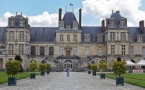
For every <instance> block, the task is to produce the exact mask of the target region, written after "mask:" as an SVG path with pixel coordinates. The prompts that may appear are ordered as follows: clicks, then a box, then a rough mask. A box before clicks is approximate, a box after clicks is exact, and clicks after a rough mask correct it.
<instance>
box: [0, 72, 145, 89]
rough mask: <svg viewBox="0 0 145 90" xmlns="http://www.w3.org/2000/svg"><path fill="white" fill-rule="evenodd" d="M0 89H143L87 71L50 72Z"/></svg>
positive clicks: (1, 86)
mask: <svg viewBox="0 0 145 90" xmlns="http://www.w3.org/2000/svg"><path fill="white" fill-rule="evenodd" d="M0 90H145V88H141V87H138V86H134V85H130V84H127V83H125V84H124V86H116V84H115V80H112V79H108V78H106V79H100V76H92V75H91V74H90V75H89V74H87V72H86V73H85V72H70V76H69V77H67V76H66V72H51V73H50V74H45V76H36V79H30V78H26V79H22V80H18V81H17V85H16V86H7V83H6V84H2V85H0Z"/></svg>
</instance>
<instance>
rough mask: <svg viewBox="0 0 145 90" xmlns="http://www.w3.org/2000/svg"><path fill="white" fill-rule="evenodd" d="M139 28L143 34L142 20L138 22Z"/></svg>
mask: <svg viewBox="0 0 145 90" xmlns="http://www.w3.org/2000/svg"><path fill="white" fill-rule="evenodd" d="M139 28H140V30H141V31H143V32H144V21H143V20H142V21H140V22H139ZM144 33H145V32H144Z"/></svg>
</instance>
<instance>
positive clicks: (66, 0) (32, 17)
mask: <svg viewBox="0 0 145 90" xmlns="http://www.w3.org/2000/svg"><path fill="white" fill-rule="evenodd" d="M70 3H72V4H73V6H70ZM59 8H62V14H63V15H64V14H65V12H67V11H71V12H74V14H75V15H76V18H77V19H78V17H79V15H78V14H79V9H80V8H82V25H83V26H101V20H103V19H104V20H105V19H106V18H109V17H110V16H111V13H112V11H113V12H115V11H117V10H119V11H120V14H121V16H122V17H125V18H127V20H128V26H131V27H136V26H138V24H139V21H141V20H144V21H145V0H0V27H5V26H7V22H8V17H10V16H15V15H16V12H17V13H18V14H20V13H21V12H22V14H23V16H24V17H28V18H29V24H30V26H32V27H57V26H58V9H59ZM63 15H62V16H63Z"/></svg>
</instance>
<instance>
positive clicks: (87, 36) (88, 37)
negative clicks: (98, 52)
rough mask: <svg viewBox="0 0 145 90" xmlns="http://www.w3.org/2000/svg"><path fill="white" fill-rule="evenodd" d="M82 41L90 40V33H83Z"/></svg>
mask: <svg viewBox="0 0 145 90" xmlns="http://www.w3.org/2000/svg"><path fill="white" fill-rule="evenodd" d="M84 41H85V42H90V34H85V37H84Z"/></svg>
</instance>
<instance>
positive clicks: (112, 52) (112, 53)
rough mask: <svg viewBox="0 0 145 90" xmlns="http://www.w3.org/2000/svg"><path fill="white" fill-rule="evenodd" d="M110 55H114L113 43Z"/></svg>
mask: <svg viewBox="0 0 145 90" xmlns="http://www.w3.org/2000/svg"><path fill="white" fill-rule="evenodd" d="M111 55H115V45H111Z"/></svg>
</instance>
